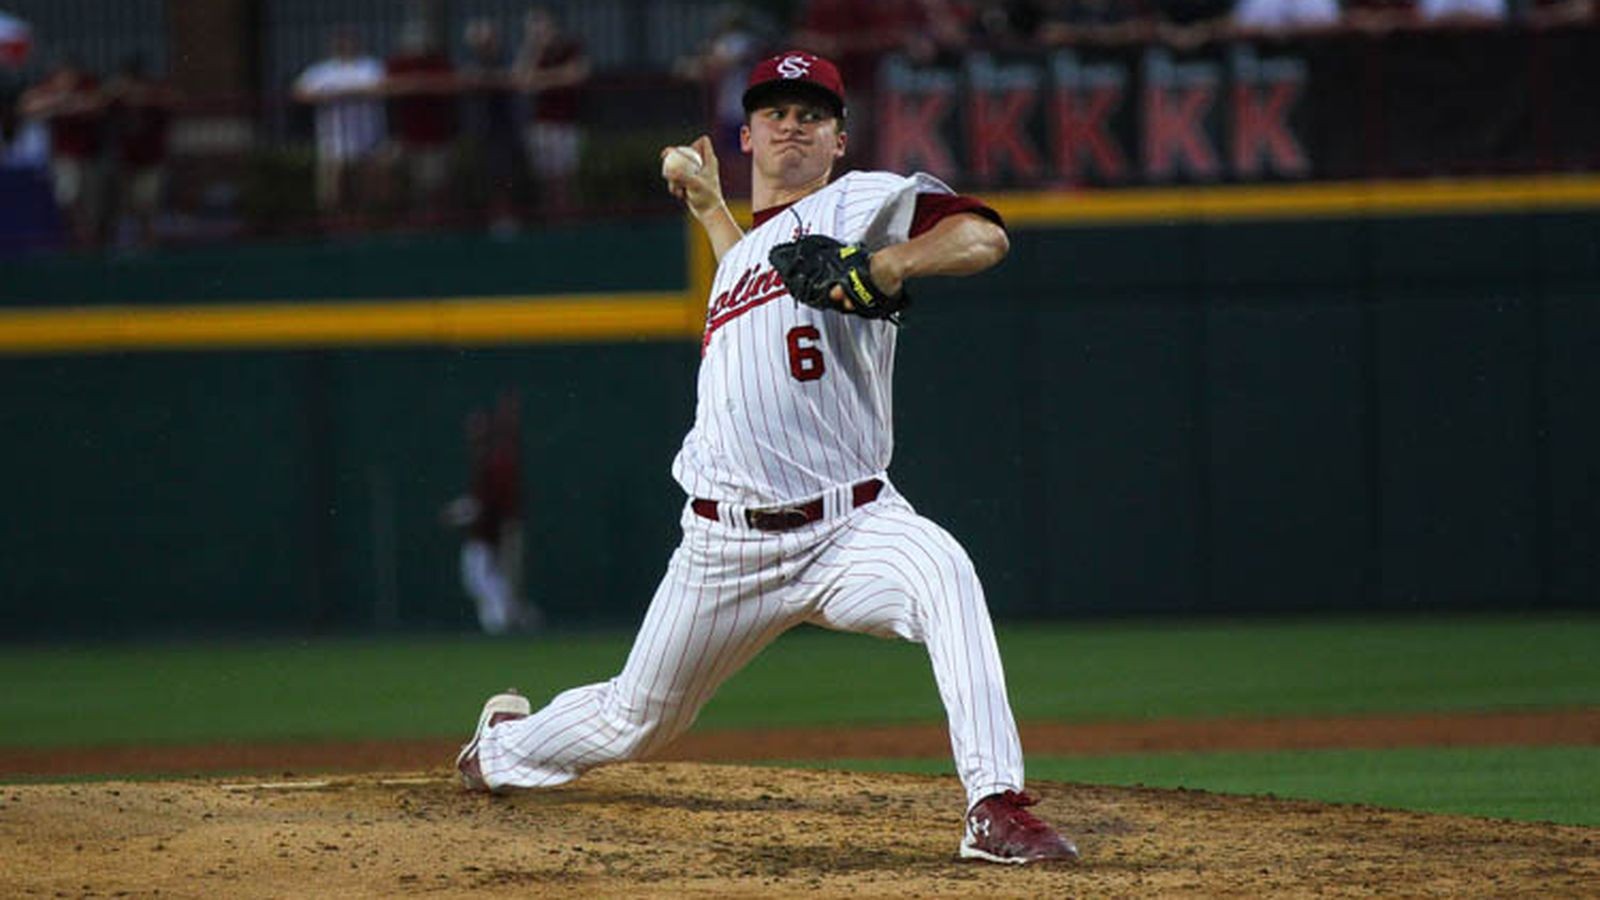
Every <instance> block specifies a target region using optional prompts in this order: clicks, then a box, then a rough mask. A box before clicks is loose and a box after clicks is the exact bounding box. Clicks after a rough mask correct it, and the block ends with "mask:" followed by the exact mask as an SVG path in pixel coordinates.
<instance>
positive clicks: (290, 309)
mask: <svg viewBox="0 0 1600 900" xmlns="http://www.w3.org/2000/svg"><path fill="white" fill-rule="evenodd" d="M980 196H981V197H982V198H983V199H984V200H985V202H988V203H989V204H991V205H992V206H994V208H995V209H996V210H998V211H999V212H1000V214H1001V215H1002V216H1004V217H1005V219H1006V221H1007V223H1008V224H1009V225H1010V226H1012V227H1014V228H1051V227H1073V226H1084V225H1097V224H1098V225H1132V224H1141V223H1152V224H1153V223H1167V222H1172V223H1181V222H1196V221H1250V220H1271V219H1283V220H1289V219H1306V218H1338V217H1347V218H1348V217H1364V216H1410V215H1446V214H1459V215H1472V214H1478V213H1497V212H1536V211H1559V210H1581V209H1591V210H1600V176H1595V175H1542V176H1529V177H1522V178H1502V179H1493V180H1447V179H1441V180H1417V181H1387V182H1384V181H1379V182H1349V183H1334V184H1329V183H1321V184H1287V185H1270V186H1227V187H1194V188H1127V189H1119V190H1100V191H1084V192H1070V191H1050V192H1038V193H1015V194H1007V193H996V194H989V193H982V194H980ZM734 208H735V210H736V214H737V215H738V217H739V219H740V221H742V222H745V223H748V222H749V211H748V205H747V204H735V205H734ZM685 231H686V233H685V244H686V246H685V252H686V253H687V254H688V265H687V271H688V273H689V274H688V277H689V284H687V285H685V286H684V290H683V291H670V292H653V293H631V294H617V295H581V294H574V295H565V296H546V297H470V298H450V299H437V300H393V301H370V302H342V303H325V302H307V303H234V304H225V303H208V304H204V305H193V306H115V307H111V306H108V307H98V306H97V307H69V308H56V309H46V308H33V309H11V310H0V354H12V355H17V354H30V353H95V352H114V351H129V350H153V351H160V350H204V349H217V350H221V349H246V348H282V347H330V346H398V345H408V344H409V345H440V346H467V345H474V346H478V345H485V346H486V345H493V344H534V343H559V342H569V341H616V340H630V339H644V340H649V339H667V340H682V339H688V338H693V337H697V336H699V335H700V333H701V330H702V328H703V327H704V316H705V303H706V293H707V291H709V290H710V284H711V278H712V275H713V274H714V271H715V268H716V266H715V261H714V260H713V259H712V256H711V249H710V246H709V245H708V243H707V241H706V239H705V236H704V235H703V234H702V233H701V231H700V228H699V226H698V225H697V224H696V223H695V222H694V221H693V220H692V219H688V220H687V221H686V225H685Z"/></svg>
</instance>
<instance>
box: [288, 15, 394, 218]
mask: <svg viewBox="0 0 1600 900" xmlns="http://www.w3.org/2000/svg"><path fill="white" fill-rule="evenodd" d="M383 80H384V67H383V62H382V60H379V59H378V58H376V57H373V56H367V55H364V54H362V53H361V51H360V47H359V45H358V44H357V42H356V38H355V35H354V33H352V32H350V31H347V30H339V31H336V32H334V34H333V36H332V38H331V39H330V41H329V56H328V58H327V59H324V60H322V61H320V62H317V63H313V64H312V65H311V66H310V67H308V68H307V69H306V70H305V71H304V72H302V73H300V76H299V77H298V78H296V79H295V82H294V92H293V93H294V99H295V100H297V101H299V102H301V103H307V104H311V105H313V106H315V107H316V113H315V117H316V141H317V206H318V208H319V209H321V210H322V211H323V213H325V214H328V213H339V212H345V211H348V209H349V207H350V205H351V203H352V201H353V199H354V197H353V193H354V191H353V188H352V182H354V181H355V180H357V179H358V178H359V177H360V175H361V174H362V170H363V169H364V168H365V165H366V164H367V163H368V162H369V161H370V160H371V158H372V156H373V155H374V154H375V153H376V151H377V150H378V148H379V147H380V146H381V145H382V144H383V140H384V135H385V131H386V126H385V122H384V114H383V101H382V99H381V91H382V87H383Z"/></svg>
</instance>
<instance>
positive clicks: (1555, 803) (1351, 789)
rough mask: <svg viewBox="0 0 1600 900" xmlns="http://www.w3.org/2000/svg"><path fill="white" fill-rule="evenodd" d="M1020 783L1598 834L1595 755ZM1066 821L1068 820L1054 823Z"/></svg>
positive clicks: (1457, 755)
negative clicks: (1263, 798)
mask: <svg viewBox="0 0 1600 900" xmlns="http://www.w3.org/2000/svg"><path fill="white" fill-rule="evenodd" d="M800 764H801V765H808V766H811V767H814V768H834V769H858V770H866V771H881V772H919V773H924V774H950V773H951V771H952V769H951V766H950V764H949V763H947V762H942V761H940V760H927V759H905V760H893V759H890V760H886V759H872V760H843V761H841V760H834V761H829V762H822V763H800ZM774 765H779V764H777V763H775V764H774ZM1028 777H1029V779H1030V780H1033V781H1071V782H1078V783H1084V784H1113V785H1145V786H1149V787H1168V788H1178V787H1182V788H1191V789H1196V790H1206V791H1213V792H1217V793H1225V794H1269V795H1273V796H1277V797H1293V798H1298V799H1304V800H1321V801H1326V802H1330V803H1364V804H1370V805H1373V806H1384V807H1391V808H1395V809H1407V810H1415V811H1418V812H1436V813H1452V814H1458V815H1473V816H1487V817H1491V818H1505V819H1518V820H1522V821H1536V822H1557V823H1561V824H1566V825H1587V826H1591V827H1594V826H1600V747H1495V748H1480V747H1474V748H1450V749H1429V748H1415V749H1403V750H1382V751H1379V750H1316V751H1300V752H1293V753H1288V752H1272V753H1169V754H1139V755H1132V756H1094V757H1062V756H1039V757H1035V756H1030V757H1029V758H1028ZM1069 820H1070V814H1068V816H1067V817H1066V818H1064V819H1063V823H1066V822H1068V821H1069Z"/></svg>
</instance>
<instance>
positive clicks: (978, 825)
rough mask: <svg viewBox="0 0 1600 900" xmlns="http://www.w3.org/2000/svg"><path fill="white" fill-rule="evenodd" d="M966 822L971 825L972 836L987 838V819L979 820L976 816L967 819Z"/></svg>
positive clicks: (988, 823)
mask: <svg viewBox="0 0 1600 900" xmlns="http://www.w3.org/2000/svg"><path fill="white" fill-rule="evenodd" d="M967 821H968V822H969V823H970V824H971V825H972V833H973V834H975V835H977V836H978V837H988V836H989V825H990V822H989V820H988V819H986V818H984V819H980V818H978V817H977V816H973V817H972V818H970V819H968V820H967Z"/></svg>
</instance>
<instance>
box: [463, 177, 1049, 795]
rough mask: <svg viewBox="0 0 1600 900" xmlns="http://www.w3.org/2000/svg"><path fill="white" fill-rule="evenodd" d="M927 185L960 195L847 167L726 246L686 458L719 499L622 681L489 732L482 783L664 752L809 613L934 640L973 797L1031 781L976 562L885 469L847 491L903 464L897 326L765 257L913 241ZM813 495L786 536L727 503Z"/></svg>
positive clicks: (690, 527)
mask: <svg viewBox="0 0 1600 900" xmlns="http://www.w3.org/2000/svg"><path fill="white" fill-rule="evenodd" d="M930 192H931V193H940V194H946V195H948V194H950V189H949V188H947V187H945V186H944V185H943V184H941V183H940V182H938V181H937V180H935V179H933V178H930V177H928V176H925V175H916V176H913V177H911V178H904V177H901V176H898V175H892V174H888V173H883V172H869V173H852V174H849V175H845V176H843V177H841V178H840V179H838V180H837V181H835V182H834V183H833V184H831V185H829V186H827V187H825V188H823V189H822V190H820V191H818V192H816V193H814V194H811V195H810V196H807V197H805V198H803V199H801V200H800V201H799V202H797V203H795V204H794V205H793V206H791V207H789V208H788V209H785V210H783V211H781V212H780V213H778V214H777V215H776V216H773V217H771V218H769V219H767V220H766V221H764V222H763V223H762V224H761V225H758V226H756V227H755V228H753V229H751V231H750V233H749V234H747V235H745V237H744V238H743V239H742V240H741V241H739V243H737V244H735V245H734V246H733V247H732V248H730V249H729V250H728V252H727V253H726V254H724V255H723V258H722V263H721V265H720V267H719V268H718V270H717V275H716V279H715V282H714V284H715V287H714V288H713V290H712V293H711V302H710V305H709V307H708V309H707V313H706V330H705V337H704V344H703V359H702V362H701V366H700V386H699V391H700V398H699V399H700V403H699V409H698V411H697V413H696V414H695V424H694V428H693V430H691V431H690V432H689V435H688V437H687V438H685V439H684V442H683V449H682V450H681V451H680V452H679V453H678V457H677V459H676V460H675V461H674V463H673V474H674V475H675V477H676V478H677V479H678V481H679V482H680V483H681V484H682V485H683V487H684V489H685V490H686V491H688V492H689V494H690V495H691V496H693V497H699V498H704V499H707V500H715V501H717V504H716V506H717V508H718V510H719V512H718V513H717V515H716V517H715V518H712V517H710V516H707V515H706V514H705V513H703V512H701V511H700V509H698V508H696V505H695V504H693V503H689V504H685V508H684V510H683V513H682V516H681V523H682V526H683V541H682V543H680V544H679V545H678V549H677V551H676V552H675V553H673V555H672V559H671V561H670V562H669V563H668V565H667V572H666V574H665V575H664V576H663V577H662V579H661V582H660V584H659V585H658V586H657V588H656V593H655V596H654V597H653V598H652V599H651V601H650V605H649V608H648V609H646V610H645V616H644V622H643V624H641V625H640V627H639V634H638V636H637V637H636V638H635V640H634V644H633V649H632V650H631V651H630V652H629V654H628V660H627V663H626V664H625V665H624V666H623V668H622V671H621V672H620V673H618V674H617V676H616V677H614V678H611V679H609V680H607V681H602V682H598V683H595V684H590V685H585V686H582V687H576V688H573V689H571V690H568V691H564V692H562V693H561V694H558V695H557V696H556V697H555V698H553V699H552V700H551V701H550V702H549V704H547V705H546V706H545V707H544V708H543V709H541V710H539V711H538V712H536V713H534V714H533V715H531V716H528V717H527V718H525V719H517V720H513V721H508V722H504V723H501V724H499V725H496V726H494V727H492V728H488V729H487V730H485V731H484V732H483V733H482V734H481V736H480V737H479V738H478V744H477V752H478V761H479V765H480V770H481V773H482V778H483V781H484V783H485V784H487V785H489V786H490V787H492V788H495V789H502V788H508V787H529V788H532V787H550V786H552V785H557V784H565V783H567V782H569V781H571V780H573V779H574V778H577V777H579V776H580V775H581V774H583V772H585V771H587V770H589V769H592V768H594V767H595V766H600V765H606V764H608V763H614V762H621V761H624V760H629V759H639V758H641V757H646V756H649V755H650V754H651V753H654V752H655V751H657V750H659V749H660V748H662V747H664V746H666V745H667V744H668V743H670V742H671V741H672V740H673V738H675V737H677V736H678V735H680V734H682V733H683V732H684V731H685V730H687V729H688V728H689V726H690V725H691V724H692V723H693V722H694V719H695V716H696V715H698V714H699V712H700V709H701V708H702V707H703V706H704V705H705V703H706V702H707V701H708V700H710V699H711V696H712V695H713V694H714V693H715V692H716V690H717V687H718V686H719V685H721V684H722V683H723V682H724V681H726V680H727V679H728V678H729V677H730V676H732V675H733V674H734V673H735V672H737V671H739V669H740V668H741V667H743V666H744V664H745V663H746V662H748V661H749V660H750V659H751V658H753V657H754V656H755V655H756V654H757V653H758V652H760V650H761V648H762V647H765V646H766V645H767V644H769V643H771V642H772V641H773V640H775V639H776V638H777V637H778V635H780V634H782V633H783V632H784V631H787V630H788V629H790V628H794V627H796V626H799V625H804V624H811V625H819V626H822V627H824V628H833V629H838V630H841V631H854V632H859V633H862V634H871V635H876V636H879V637H886V638H899V639H902V640H910V641H917V642H919V643H922V644H924V645H925V646H926V647H927V649H928V658H929V662H930V663H931V665H932V668H933V673H934V680H935V682H936V683H937V684H938V687H939V695H940V698H941V699H942V700H943V701H944V706H945V711H946V713H947V715H948V717H949V724H950V744H951V749H952V751H953V752H954V760H955V766H956V772H957V773H958V774H959V775H960V776H961V781H962V784H963V786H964V787H965V789H966V793H967V802H968V806H969V807H970V806H971V805H972V804H974V803H977V802H978V801H979V800H981V799H983V798H984V797H987V796H990V795H991V794H995V793H998V792H1001V791H1006V790H1021V789H1022V782H1023V764H1022V744H1021V741H1020V740H1019V739H1018V737H1017V728H1016V722H1015V720H1014V719H1013V717H1012V713H1011V706H1010V703H1009V701H1008V700H1007V699H1006V682H1005V673H1004V670H1003V667H1002V665H1001V661H1000V652H999V648H998V647H997V646H996V644H995V637H994V629H993V626H992V624H991V623H990V620H989V609H988V604H987V602H986V601H985V599H984V594H983V586H982V585H981V584H980V583H979V581H978V575H977V572H976V570H975V569H974V567H973V564H972V561H971V559H969V558H968V557H967V554H966V551H965V550H963V549H962V548H961V545H960V544H959V543H957V541H956V540H955V538H954V537H952V536H951V535H950V534H949V533H947V532H946V531H945V530H944V529H942V528H940V527H939V526H938V525H937V524H935V523H934V522H932V521H930V520H929V519H927V518H925V517H923V516H921V515H919V514H918V513H917V512H916V510H914V509H913V508H912V507H911V504H910V503H908V502H907V501H906V500H905V498H904V497H902V496H900V494H899V492H898V491H897V490H895V488H894V485H893V484H890V483H888V482H887V481H886V480H885V483H884V484H883V485H882V486H881V487H882V493H881V494H873V499H871V500H869V501H867V502H865V503H863V502H860V501H859V500H854V501H853V498H852V494H851V491H850V490H849V489H848V488H849V485H851V484H853V483H856V482H860V481H863V480H865V479H868V478H872V477H874V476H876V477H879V478H883V477H884V475H883V473H884V470H885V469H887V468H888V465H889V454H890V452H891V450H892V449H893V443H892V436H891V427H890V426H891V419H892V414H891V407H890V400H889V382H890V377H891V375H892V372H891V367H892V365H893V360H894V340H895V328H894V326H893V325H891V324H889V323H887V322H878V321H869V320H867V319H863V318H861V317H860V316H852V315H844V314H841V313H838V312H831V311H828V312H825V311H822V310H816V309H812V308H810V307H807V306H802V305H800V304H798V303H796V302H795V301H794V299H793V298H791V297H790V296H789V294H788V292H787V291H785V290H784V288H783V284H782V283H781V282H780V281H779V279H778V277H777V275H776V274H775V273H774V272H773V270H772V266H771V265H770V264H769V263H768V262H767V253H768V251H770V250H771V249H772V247H773V245H775V244H779V243H782V242H784V241H789V240H793V239H794V238H795V237H797V236H799V235H800V234H822V235H828V236H830V237H834V238H837V239H839V240H841V241H846V242H855V241H860V242H862V243H864V244H866V246H867V247H869V248H872V249H876V248H878V247H882V246H885V245H888V244H891V243H894V242H897V241H903V240H906V239H907V236H908V235H909V233H910V230H911V225H912V220H913V218H914V215H915V212H916V206H917V203H916V198H917V195H918V194H919V193H930ZM951 202H952V203H956V204H959V203H960V200H958V199H952V201H951ZM841 487H842V488H844V490H843V491H842V492H841V491H840V490H839V489H840V488H841ZM841 493H842V494H843V498H842V499H843V500H844V501H845V502H842V503H841V502H838V498H839V495H840V494H841ZM830 497H833V498H835V499H834V500H833V501H831V502H830V501H829V500H828V498H830ZM812 498H821V499H823V500H824V503H823V509H824V514H823V516H822V517H821V518H820V519H817V520H816V521H812V522H808V523H806V524H805V525H803V526H800V525H797V526H796V527H794V528H792V529H787V530H781V531H774V532H768V531H762V530H760V529H759V528H756V527H754V526H752V525H751V524H750V523H748V522H747V521H745V520H744V519H742V518H741V517H739V516H737V515H731V514H723V513H722V511H721V510H722V509H723V508H724V507H725V506H727V505H734V506H736V507H744V508H750V507H754V508H761V507H769V506H779V505H784V506H787V505H792V504H794V503H795V502H796V501H809V500H810V499H812ZM852 501H853V502H852Z"/></svg>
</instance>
